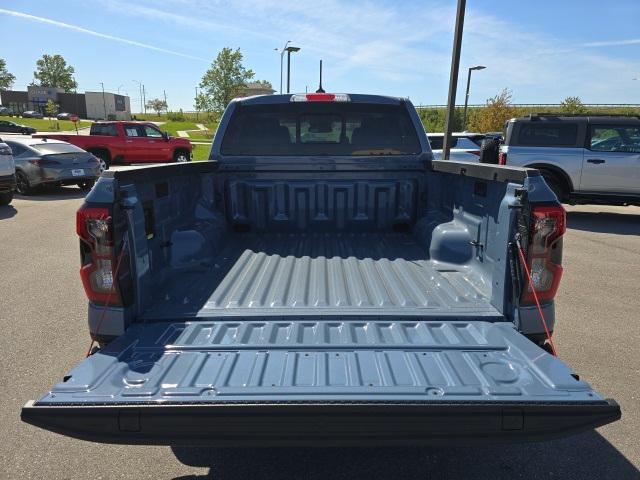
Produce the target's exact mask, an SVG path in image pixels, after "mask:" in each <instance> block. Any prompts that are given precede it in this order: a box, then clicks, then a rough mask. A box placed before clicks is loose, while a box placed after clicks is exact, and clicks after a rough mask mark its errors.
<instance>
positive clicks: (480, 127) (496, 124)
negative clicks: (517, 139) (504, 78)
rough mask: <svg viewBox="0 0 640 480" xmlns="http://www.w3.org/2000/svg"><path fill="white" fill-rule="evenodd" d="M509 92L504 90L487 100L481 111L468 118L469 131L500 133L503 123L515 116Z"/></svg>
mask: <svg viewBox="0 0 640 480" xmlns="http://www.w3.org/2000/svg"><path fill="white" fill-rule="evenodd" d="M511 96H512V94H511V90H509V89H508V88H505V89H503V90H502V92H500V93H499V94H498V95H496V96H495V97H492V98H489V99H487V103H486V105H485V106H484V108H482V109H478V111H477V112H474V114H473V115H471V116H470V118H469V129H470V130H474V131H479V132H500V131H502V129H503V128H504V123H505V122H506V121H507V120H509V119H510V118H513V117H515V116H517V114H518V110H517V109H516V108H515V107H513V106H512V105H511Z"/></svg>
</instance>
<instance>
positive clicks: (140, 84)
mask: <svg viewBox="0 0 640 480" xmlns="http://www.w3.org/2000/svg"><path fill="white" fill-rule="evenodd" d="M132 82H135V83H137V84H138V87H139V89H140V113H142V82H139V81H138V80H132Z"/></svg>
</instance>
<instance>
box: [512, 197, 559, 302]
mask: <svg viewBox="0 0 640 480" xmlns="http://www.w3.org/2000/svg"><path fill="white" fill-rule="evenodd" d="M565 231H566V212H565V210H564V208H562V207H561V206H545V207H534V208H533V210H532V212H531V236H530V238H529V251H528V257H529V258H528V263H529V270H530V271H531V277H532V279H533V288H535V290H536V293H537V294H538V299H539V300H540V301H541V302H544V301H549V300H552V299H553V298H554V297H555V296H556V293H557V291H558V287H559V285H560V279H561V278H562V266H561V265H560V253H561V252H560V251H559V250H557V249H558V248H559V247H560V245H561V244H560V243H559V240H560V239H561V237H562V235H564V233H565ZM522 303H523V304H532V303H535V299H534V296H533V289H532V285H531V284H530V283H529V282H527V285H526V286H525V289H524V292H523V293H522Z"/></svg>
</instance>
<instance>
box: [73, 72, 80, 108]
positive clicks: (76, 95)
mask: <svg viewBox="0 0 640 480" xmlns="http://www.w3.org/2000/svg"><path fill="white" fill-rule="evenodd" d="M73 83H74V84H75V87H73V96H74V98H75V100H76V111H75V112H74V113H75V114H76V115H78V116H80V112H79V111H78V82H76V79H75V77H74V78H73Z"/></svg>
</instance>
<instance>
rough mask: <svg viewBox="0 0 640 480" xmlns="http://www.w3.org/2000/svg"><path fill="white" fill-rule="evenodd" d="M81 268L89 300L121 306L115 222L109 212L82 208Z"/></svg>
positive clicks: (79, 223)
mask: <svg viewBox="0 0 640 480" xmlns="http://www.w3.org/2000/svg"><path fill="white" fill-rule="evenodd" d="M76 231H77V233H78V236H79V237H80V241H81V242H82V243H81V248H80V251H81V253H82V258H81V260H82V266H81V267H80V278H81V279H82V285H83V286H84V290H85V292H86V294H87V297H88V298H89V300H90V301H92V302H96V303H102V304H106V303H109V305H120V304H121V300H120V294H119V292H118V287H117V284H116V279H115V278H114V269H115V264H114V258H113V256H114V249H113V223H112V218H111V215H110V213H109V209H107V208H101V207H85V206H83V207H81V208H80V209H79V210H78V212H77V214H76Z"/></svg>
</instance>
